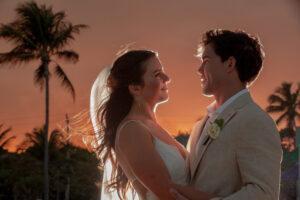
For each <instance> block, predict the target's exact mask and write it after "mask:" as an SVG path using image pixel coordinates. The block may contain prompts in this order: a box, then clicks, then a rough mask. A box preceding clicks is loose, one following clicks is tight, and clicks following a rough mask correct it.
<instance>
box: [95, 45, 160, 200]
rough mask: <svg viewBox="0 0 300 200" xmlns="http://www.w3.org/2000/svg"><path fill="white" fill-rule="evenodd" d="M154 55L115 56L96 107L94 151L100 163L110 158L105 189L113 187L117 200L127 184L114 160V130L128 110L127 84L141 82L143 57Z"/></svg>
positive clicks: (134, 52)
mask: <svg viewBox="0 0 300 200" xmlns="http://www.w3.org/2000/svg"><path fill="white" fill-rule="evenodd" d="M154 56H156V53H155V52H153V51H149V50H131V51H128V52H126V53H124V54H123V55H121V56H120V57H118V58H117V59H116V60H115V62H114V63H113V66H112V68H111V72H110V75H109V77H108V82H107V85H108V87H109V90H110V95H109V97H108V100H107V101H106V102H105V103H104V104H103V105H102V106H101V107H100V108H99V109H98V111H97V120H98V123H99V125H100V127H102V128H101V130H100V131H99V133H96V134H97V135H98V136H99V147H98V149H97V153H98V154H99V155H101V159H102V160H101V163H102V165H104V163H105V162H106V161H107V160H110V161H111V163H112V177H113V178H112V180H110V182H109V183H107V188H106V189H107V190H109V191H112V190H117V193H118V196H119V198H120V199H126V192H127V190H128V189H129V187H130V184H129V181H128V179H127V177H126V175H125V173H124V172H123V170H122V168H121V167H120V166H119V165H118V162H117V161H116V159H115V156H114V153H115V138H116V131H117V128H118V126H119V124H120V123H121V121H122V120H123V119H124V118H125V116H126V115H127V114H128V113H129V111H130V109H131V106H132V103H133V100H134V99H133V96H132V95H131V94H130V92H129V89H128V86H129V85H132V84H133V85H143V84H144V82H143V75H144V73H145V71H146V69H145V67H144V65H145V62H146V61H147V60H149V59H150V58H152V57H154Z"/></svg>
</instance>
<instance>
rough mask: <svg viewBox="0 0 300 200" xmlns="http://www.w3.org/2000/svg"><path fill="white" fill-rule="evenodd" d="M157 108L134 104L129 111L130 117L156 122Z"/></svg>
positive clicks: (144, 104) (145, 104)
mask: <svg viewBox="0 0 300 200" xmlns="http://www.w3.org/2000/svg"><path fill="white" fill-rule="evenodd" d="M154 111H155V107H154V106H153V107H152V106H150V105H148V104H147V103H144V102H143V103H138V102H134V103H133V104H132V106H131V109H130V111H129V114H128V115H129V116H134V117H141V118H145V119H149V120H152V121H155V122H156V116H155V113H154Z"/></svg>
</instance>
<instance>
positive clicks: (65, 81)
mask: <svg viewBox="0 0 300 200" xmlns="http://www.w3.org/2000/svg"><path fill="white" fill-rule="evenodd" d="M55 74H56V75H57V77H58V78H59V79H60V80H61V85H62V86H63V87H64V88H65V89H67V90H68V91H69V92H70V93H71V95H72V97H73V101H75V89H74V87H73V85H72V83H71V81H70V80H69V78H68V76H67V75H66V74H65V72H64V71H63V69H62V68H61V67H60V66H59V65H57V66H56V67H55Z"/></svg>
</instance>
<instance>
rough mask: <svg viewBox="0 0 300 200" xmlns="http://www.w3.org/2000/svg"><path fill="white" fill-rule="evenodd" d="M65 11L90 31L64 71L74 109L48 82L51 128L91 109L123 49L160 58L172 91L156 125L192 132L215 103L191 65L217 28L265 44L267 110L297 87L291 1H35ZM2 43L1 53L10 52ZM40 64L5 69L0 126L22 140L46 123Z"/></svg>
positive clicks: (8, 17)
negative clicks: (284, 89)
mask: <svg viewBox="0 0 300 200" xmlns="http://www.w3.org/2000/svg"><path fill="white" fill-rule="evenodd" d="M18 2H22V1H17V0H0V23H7V22H10V21H12V20H13V19H14V16H15V14H14V8H15V6H16V5H17V3H18ZM38 2H43V3H47V4H48V5H50V4H51V5H53V7H54V10H56V11H59V10H65V11H66V13H67V15H68V19H69V20H71V21H72V22H73V23H85V24H87V25H89V26H90V28H89V29H87V30H85V31H83V32H82V33H81V35H79V36H78V37H77V39H76V41H75V42H74V43H73V44H72V45H71V48H73V49H74V50H76V51H77V52H78V53H79V54H80V61H79V62H78V63H77V64H75V65H73V64H66V63H62V62H61V63H62V66H63V67H64V69H65V72H66V73H67V74H68V76H69V78H70V79H71V81H72V83H73V85H74V87H75V89H76V94H77V99H76V102H75V103H74V104H73V102H72V99H71V97H70V95H69V94H67V93H66V91H65V90H63V89H62V88H61V87H60V85H59V82H58V81H57V79H55V78H53V79H51V83H50V86H51V91H50V95H51V98H50V106H51V107H50V108H51V110H50V116H51V118H50V120H51V128H53V127H55V126H56V124H57V123H62V122H63V120H64V116H65V113H69V114H70V115H71V116H72V115H75V114H77V113H78V112H80V111H82V110H83V109H88V106H89V95H90V89H91V85H92V83H93V81H94V80H95V78H96V77H97V75H98V73H99V72H100V71H101V69H102V68H103V67H105V66H107V65H110V64H111V63H112V61H113V60H114V59H115V57H116V53H117V52H118V51H119V50H120V49H121V48H122V47H123V46H124V45H126V44H131V43H134V45H133V47H134V48H149V49H152V50H156V51H158V52H159V55H160V59H161V61H162V63H163V65H164V67H165V70H166V72H167V73H168V74H169V76H170V77H171V79H172V82H171V83H170V84H169V88H170V90H169V94H170V100H169V102H168V103H165V104H163V105H161V106H160V107H159V109H158V112H157V115H158V119H159V121H160V122H161V124H162V125H163V127H165V128H166V129H167V130H169V131H170V132H171V133H172V134H176V133H177V132H178V130H179V129H181V130H188V129H190V128H191V127H192V124H193V123H194V122H195V120H196V119H197V118H199V117H200V116H203V115H204V114H205V111H206V106H207V105H208V104H209V103H210V102H211V101H212V99H209V98H206V97H204V96H202V95H201V90H200V81H199V77H198V76H197V74H196V70H197V67H198V64H199V61H198V60H197V59H196V58H195V57H194V55H195V53H196V48H197V44H198V42H199V41H200V38H201V37H200V36H201V33H203V32H204V31H206V30H209V29H212V28H225V29H243V30H246V31H247V32H249V33H252V34H257V35H259V36H260V38H261V40H262V43H263V44H264V47H265V52H266V59H265V63H264V69H263V71H262V73H261V75H260V77H259V78H258V79H257V80H256V82H255V84H253V85H252V87H251V93H252V96H253V97H254V99H255V100H256V102H257V103H258V104H259V105H260V106H261V107H263V108H265V107H266V105H267V96H268V95H269V94H270V93H272V91H273V90H274V89H275V88H276V87H277V86H279V85H280V83H281V82H282V81H292V82H297V81H300V75H299V74H300V60H299V47H300V37H299V36H300V20H299V19H300V14H299V11H300V5H298V4H295V1H294V0H286V1H282V0H268V1H260V0H252V1H247V0H226V1H219V0H211V1H200V0H189V1H181V0H163V1H159V0H153V1H141V0H112V1H99V0H88V1H84V3H83V1H79V0H77V1H75V0H64V1H60V0H53V1H50V0H48V1H46V0H44V1H38ZM9 47H10V46H9V45H8V44H7V42H5V41H3V40H0V52H5V51H7V50H9ZM37 66H38V65H37V63H31V64H27V65H24V66H21V67H17V68H15V69H9V68H8V67H1V68H2V69H0V91H1V98H0V99H1V100H0V124H1V123H4V124H5V125H6V126H7V127H8V126H12V127H13V131H12V133H13V134H15V135H17V136H18V137H20V138H21V137H22V135H24V133H25V132H28V131H31V130H32V129H33V128H34V127H36V126H40V125H42V124H43V121H44V93H41V92H40V91H39V89H38V88H37V87H35V86H34V84H33V72H34V70H35V69H36V68H37Z"/></svg>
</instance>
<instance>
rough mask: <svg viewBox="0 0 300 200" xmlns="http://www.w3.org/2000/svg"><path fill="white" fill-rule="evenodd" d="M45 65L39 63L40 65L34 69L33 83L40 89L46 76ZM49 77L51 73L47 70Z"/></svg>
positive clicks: (42, 87)
mask: <svg viewBox="0 0 300 200" xmlns="http://www.w3.org/2000/svg"><path fill="white" fill-rule="evenodd" d="M46 71H47V67H46V65H45V64H43V63H41V64H40V66H39V67H38V68H37V69H36V70H35V71H34V84H35V85H37V86H39V87H40V90H43V89H44V85H45V78H46ZM48 76H49V78H50V77H51V73H50V72H48Z"/></svg>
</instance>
